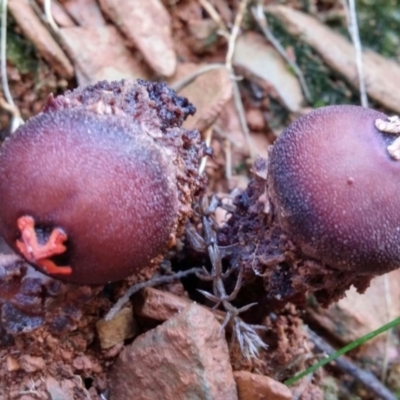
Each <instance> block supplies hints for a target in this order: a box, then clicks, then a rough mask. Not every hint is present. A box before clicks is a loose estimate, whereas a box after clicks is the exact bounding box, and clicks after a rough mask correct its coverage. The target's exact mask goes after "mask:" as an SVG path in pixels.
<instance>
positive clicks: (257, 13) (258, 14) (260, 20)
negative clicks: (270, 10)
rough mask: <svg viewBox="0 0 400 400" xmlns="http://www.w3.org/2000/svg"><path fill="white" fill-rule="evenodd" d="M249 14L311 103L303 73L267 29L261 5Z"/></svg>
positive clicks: (253, 8) (252, 9)
mask: <svg viewBox="0 0 400 400" xmlns="http://www.w3.org/2000/svg"><path fill="white" fill-rule="evenodd" d="M251 13H252V14H253V17H254V19H255V21H256V22H257V24H258V26H259V27H260V29H261V31H262V33H263V34H264V36H265V38H266V39H267V40H268V41H269V42H270V43H271V44H272V46H274V47H275V49H276V51H277V52H278V53H279V54H280V55H281V56H282V58H283V59H284V60H285V61H286V62H287V64H288V65H289V66H290V68H291V69H292V70H293V72H294V73H295V74H296V76H297V79H298V80H299V83H300V86H301V88H302V90H303V93H304V96H305V98H306V99H307V101H308V102H309V103H312V96H311V93H310V90H309V89H308V86H307V83H306V80H305V78H304V75H303V72H302V71H301V69H300V67H299V66H298V65H297V64H296V63H295V62H294V61H293V60H292V59H291V58H290V57H289V56H288V54H287V52H286V50H285V49H284V48H283V46H282V45H281V44H280V43H279V41H278V39H277V38H276V37H275V36H274V35H273V33H272V32H271V30H270V29H269V27H268V23H267V19H266V17H265V14H264V8H263V6H262V5H261V4H258V5H257V6H254V7H252V8H251Z"/></svg>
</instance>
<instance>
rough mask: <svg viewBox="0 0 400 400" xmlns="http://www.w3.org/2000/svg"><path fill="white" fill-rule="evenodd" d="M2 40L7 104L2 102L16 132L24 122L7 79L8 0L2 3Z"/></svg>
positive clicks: (0, 51)
mask: <svg viewBox="0 0 400 400" xmlns="http://www.w3.org/2000/svg"><path fill="white" fill-rule="evenodd" d="M1 5H2V7H1V42H0V59H1V60H0V68H1V84H2V87H3V93H4V97H5V100H6V102H7V104H5V103H4V102H2V105H1V106H2V107H3V108H4V109H5V110H7V111H8V112H10V114H11V132H14V131H15V130H16V129H17V128H18V127H19V126H20V125H22V124H23V123H24V121H23V119H22V118H21V113H20V111H19V109H18V107H17V106H16V105H15V103H14V100H13V98H12V96H11V92H10V87H9V86H8V79H7V54H6V49H7V0H2V3H1Z"/></svg>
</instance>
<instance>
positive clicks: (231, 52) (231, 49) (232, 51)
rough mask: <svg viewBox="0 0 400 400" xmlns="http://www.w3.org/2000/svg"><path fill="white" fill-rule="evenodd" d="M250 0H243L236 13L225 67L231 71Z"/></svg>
mask: <svg viewBox="0 0 400 400" xmlns="http://www.w3.org/2000/svg"><path fill="white" fill-rule="evenodd" d="M248 3H249V0H242V1H241V2H240V4H239V9H238V11H237V13H236V17H235V22H234V24H233V27H232V31H231V34H230V35H229V40H228V51H227V53H226V58H225V65H226V68H227V69H228V70H229V71H232V59H233V55H234V54H235V48H236V40H237V38H238V36H239V32H240V27H241V25H242V21H243V17H244V14H245V12H246V9H247V5H248Z"/></svg>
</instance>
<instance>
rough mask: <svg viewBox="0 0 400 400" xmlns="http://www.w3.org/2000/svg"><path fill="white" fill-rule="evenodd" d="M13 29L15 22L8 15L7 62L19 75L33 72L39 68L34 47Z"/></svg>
mask: <svg viewBox="0 0 400 400" xmlns="http://www.w3.org/2000/svg"><path fill="white" fill-rule="evenodd" d="M0 17H1V12H0ZM15 28H16V24H15V21H14V20H13V18H12V17H11V16H10V15H7V48H6V56H7V61H8V62H9V63H11V64H12V65H13V66H14V67H16V68H17V70H18V71H19V72H20V73H21V74H28V73H30V72H35V71H37V69H38V66H39V59H38V57H37V54H36V50H35V47H34V46H33V44H32V43H31V42H30V41H28V40H27V39H25V38H24V37H23V36H21V35H19V34H18V33H16V32H15Z"/></svg>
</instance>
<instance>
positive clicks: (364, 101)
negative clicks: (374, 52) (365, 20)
mask: <svg viewBox="0 0 400 400" xmlns="http://www.w3.org/2000/svg"><path fill="white" fill-rule="evenodd" d="M342 3H343V7H344V9H345V11H346V17H347V25H348V30H349V33H350V37H351V40H352V42H353V45H354V50H355V56H356V65H357V75H358V85H359V90H360V100H361V105H362V106H363V107H368V97H367V91H366V88H365V77H364V65H363V60H362V49H361V41H360V34H359V30H358V23H357V11H356V2H355V0H348V2H347V0H342Z"/></svg>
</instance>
